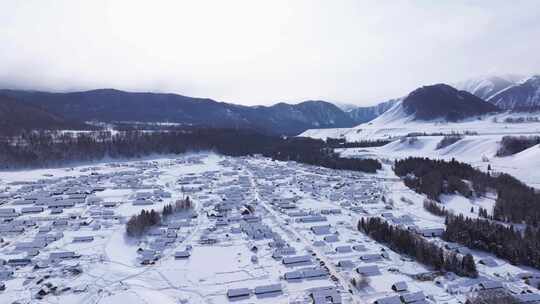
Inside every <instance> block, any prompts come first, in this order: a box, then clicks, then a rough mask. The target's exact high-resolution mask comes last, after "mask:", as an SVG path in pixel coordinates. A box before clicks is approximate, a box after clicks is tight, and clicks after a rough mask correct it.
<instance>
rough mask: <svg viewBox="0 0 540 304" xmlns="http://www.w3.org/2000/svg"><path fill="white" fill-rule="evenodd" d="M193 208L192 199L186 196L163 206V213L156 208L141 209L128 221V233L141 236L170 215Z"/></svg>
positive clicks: (131, 235)
mask: <svg viewBox="0 0 540 304" xmlns="http://www.w3.org/2000/svg"><path fill="white" fill-rule="evenodd" d="M192 208H193V203H192V201H191V199H190V198H189V196H188V197H186V198H185V199H182V200H177V201H176V202H175V203H174V204H167V205H165V206H164V207H163V209H162V211H161V213H160V212H158V211H155V210H154V209H152V210H150V211H146V210H145V209H143V210H141V213H139V214H137V215H134V216H132V217H131V218H130V219H129V221H128V222H127V223H126V233H127V235H128V236H130V237H140V236H141V235H143V234H144V233H145V232H146V231H148V229H150V228H151V227H154V226H157V225H160V224H161V223H162V221H165V220H166V219H167V218H168V217H169V216H171V215H173V214H175V213H177V212H182V211H186V210H190V209H192Z"/></svg>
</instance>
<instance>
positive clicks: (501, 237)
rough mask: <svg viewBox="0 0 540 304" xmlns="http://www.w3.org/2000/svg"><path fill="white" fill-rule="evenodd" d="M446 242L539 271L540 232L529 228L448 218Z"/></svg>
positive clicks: (451, 216)
mask: <svg viewBox="0 0 540 304" xmlns="http://www.w3.org/2000/svg"><path fill="white" fill-rule="evenodd" d="M443 239H444V240H446V241H449V242H456V243H459V244H462V245H464V246H467V247H469V248H474V249H479V250H483V251H486V252H490V253H493V254H495V255H496V256H497V257H499V258H503V259H506V260H508V261H510V263H512V264H515V265H526V266H531V267H534V268H537V269H540V232H539V231H538V229H535V228H532V227H530V226H527V228H525V230H524V231H518V230H516V229H514V227H513V226H511V225H510V226H505V225H502V224H498V223H495V222H493V221H489V220H484V219H472V218H468V217H464V216H463V215H458V216H455V215H448V216H447V217H446V232H445V233H444V235H443Z"/></svg>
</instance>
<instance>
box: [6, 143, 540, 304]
mask: <svg viewBox="0 0 540 304" xmlns="http://www.w3.org/2000/svg"><path fill="white" fill-rule="evenodd" d="M428 139H429V138H426V140H427V142H426V143H424V144H423V145H424V146H425V147H428V146H431V145H432V144H433V143H432V142H430V141H429V140H428ZM490 140H491V139H486V141H488V142H489V141H490ZM537 148H538V147H537ZM380 149H381V151H377V152H376V153H381V155H384V154H383V153H384V149H393V150H399V147H398V146H396V147H394V148H391V147H389V146H387V147H383V148H380ZM349 152H351V151H344V152H343V153H349ZM351 153H352V152H351ZM388 153H390V151H389V152H388ZM392 153H393V152H392ZM407 153H408V152H407ZM448 153H450V152H449V151H448ZM528 153H530V152H527V153H526V154H524V156H523V157H526V156H527V155H528ZM188 195H189V196H190V198H191V199H192V200H193V202H194V204H195V207H194V210H193V213H192V214H193V215H190V214H183V215H179V216H175V217H172V218H170V219H168V221H167V222H164V223H163V224H162V226H160V227H157V228H156V229H154V230H152V231H150V232H148V233H147V234H145V236H144V237H142V238H141V239H130V238H128V237H127V236H126V234H125V222H126V221H127V219H129V217H130V216H132V215H134V214H137V213H139V212H140V211H141V210H142V209H146V210H149V209H155V210H161V208H162V207H163V206H164V205H165V204H167V203H170V202H174V201H176V200H177V199H180V198H183V197H185V196H188ZM383 196H384V197H385V200H386V203H385V202H383V200H382V197H383ZM423 199H424V197H423V196H421V195H419V194H416V193H414V192H412V191H411V190H409V189H408V188H406V187H405V186H404V185H403V183H402V182H401V181H399V180H398V179H396V177H395V176H394V174H393V173H392V171H391V169H390V167H389V166H388V165H385V166H384V169H383V170H381V171H380V172H379V173H377V174H361V173H356V172H348V171H339V170H331V169H324V168H318V167H313V166H306V165H301V164H298V163H293V162H276V161H271V160H269V159H265V158H261V157H249V158H231V157H224V156H218V155H215V154H192V155H184V156H177V157H165V158H156V159H154V160H144V161H131V162H121V163H115V162H106V163H103V164H93V165H91V166H79V167H74V168H56V169H44V170H28V171H17V172H2V173H0V200H1V201H2V202H3V205H2V206H0V215H2V219H3V221H4V223H3V224H1V226H0V227H1V228H2V232H1V237H2V242H1V243H0V259H2V260H4V261H7V264H5V265H3V266H0V276H2V277H0V282H3V283H4V284H5V290H4V291H0V303H2V304H3V303H14V302H18V303H27V302H36V303H37V302H40V303H41V302H43V303H59V304H60V303H62V304H63V303H130V304H138V303H141V304H142V303H228V302H237V303H312V302H313V298H312V294H314V293H315V295H317V294H321V290H322V289H324V290H326V291H324V292H326V295H328V294H333V293H332V292H335V294H337V295H338V297H337V298H336V302H334V303H338V302H337V299H338V298H339V299H340V300H341V302H342V303H373V302H374V301H376V300H377V299H380V298H384V297H391V296H394V297H395V296H399V295H403V294H404V293H410V292H423V294H424V296H425V301H427V303H463V302H464V300H465V298H466V296H467V295H468V294H469V293H470V292H471V290H474V289H475V288H477V284H478V283H479V282H480V281H481V280H485V279H489V280H497V281H500V282H503V283H504V284H505V286H507V287H508V288H511V289H513V290H519V291H520V290H530V291H534V292H537V290H536V289H535V288H533V287H530V286H528V285H525V283H524V282H523V281H521V280H519V279H517V274H519V273H522V272H525V271H531V270H530V269H526V268H522V267H516V266H512V265H509V264H508V263H506V262H505V261H503V260H499V259H496V258H494V260H495V261H496V263H497V266H492V267H487V266H483V265H480V264H478V268H479V271H480V274H481V277H480V278H479V279H468V278H460V277H453V276H440V275H439V276H436V278H435V279H433V280H426V281H420V280H418V279H417V278H416V275H419V274H423V273H427V272H430V269H429V268H426V267H425V266H423V265H420V264H418V263H417V262H415V261H414V260H411V259H410V258H408V257H404V256H401V255H399V254H397V253H395V252H393V251H391V250H390V249H388V248H386V247H385V246H384V245H381V244H379V243H376V242H374V241H373V240H371V239H370V238H368V237H367V236H365V235H364V234H362V233H360V232H358V231H357V229H356V225H357V222H358V219H359V218H360V217H362V216H384V217H385V218H387V219H388V220H390V221H393V222H395V223H407V224H414V225H416V226H417V227H419V228H420V229H423V228H442V227H444V219H443V218H442V217H437V216H433V215H432V214H430V213H428V212H427V211H425V210H424V209H423V207H422V202H423ZM141 201H144V203H145V205H137V203H135V204H134V202H139V203H140V202H141ZM58 202H64V203H67V204H68V205H65V206H64V207H62V208H60V209H61V210H62V213H58V214H52V212H51V211H52V210H57V209H54V208H50V207H51V206H52V205H54V203H58ZM390 202H391V203H390ZM444 202H445V204H446V205H447V207H448V208H449V209H452V210H453V211H455V212H461V213H467V215H469V216H471V214H469V213H470V207H471V206H482V207H484V208H489V207H490V206H492V203H493V201H492V200H490V199H489V198H486V199H482V200H477V201H468V200H465V199H463V198H459V197H453V196H448V197H445V198H444ZM69 203H72V206H70V205H69ZM248 205H249V206H250V208H251V209H252V213H249V214H248V212H247V211H246V210H248V209H247V208H246V206H248ZM28 207H43V211H41V212H38V213H23V208H28ZM10 208H13V209H15V212H14V213H10V212H11V211H10V210H8V209H10ZM475 209H478V208H475ZM473 216H474V214H473ZM17 228H24V230H20V229H17ZM77 237H91V240H88V241H86V242H74V240H75V238H77ZM432 241H433V242H438V243H441V245H442V243H443V241H442V240H440V239H438V238H433V239H432ZM179 251H187V252H189V257H187V258H182V259H177V258H175V253H176V252H179ZM59 252H72V253H73V254H74V255H75V256H74V257H71V258H53V257H51V253H52V254H53V255H54V253H59ZM473 253H474V255H475V258H476V259H477V261H478V260H480V259H482V258H485V257H488V256H489V255H487V254H485V253H482V252H473ZM148 257H151V258H150V259H149V258H148ZM290 257H299V258H300V257H303V261H302V262H298V263H292V264H290V263H288V262H286V261H287V258H290ZM15 259H23V260H15ZM26 259H28V260H26ZM25 261H26V262H28V263H29V265H26V266H21V265H17V262H20V263H25ZM145 261H146V262H148V263H143V262H145ZM289 262H290V261H289ZM364 266H375V267H376V268H378V270H379V271H378V272H376V273H373V274H372V275H370V276H369V282H368V284H367V285H365V286H363V287H361V288H357V287H354V286H353V285H352V284H351V279H353V278H355V279H358V278H359V274H358V272H357V269H358V268H359V267H360V268H359V269H363V267H364ZM11 272H12V273H11ZM294 276H299V277H300V278H296V279H291V277H294ZM396 282H406V284H407V286H408V290H407V291H403V292H401V293H398V292H395V291H393V290H392V288H391V287H392V285H393V284H394V283H396ZM267 285H272V288H271V289H272V290H274V292H268V293H264V292H262V291H261V289H258V288H257V287H260V286H267ZM242 288H243V289H245V288H247V289H248V294H247V295H246V296H241V297H234V298H230V297H228V296H227V293H228V292H230V291H231V290H233V289H242ZM324 292H323V293H324Z"/></svg>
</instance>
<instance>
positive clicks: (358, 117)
mask: <svg viewBox="0 0 540 304" xmlns="http://www.w3.org/2000/svg"><path fill="white" fill-rule="evenodd" d="M398 100H399V99H391V100H388V101H385V102H381V103H379V104H377V105H374V106H371V107H357V108H355V109H351V110H349V111H347V114H348V115H349V116H350V117H351V118H352V119H353V120H354V122H355V123H356V124H361V123H364V122H368V121H371V120H373V119H375V118H377V117H378V116H380V115H381V114H383V113H384V112H386V111H387V110H388V109H390V108H391V107H392V106H393V105H394V104H396V102H397V101H398Z"/></svg>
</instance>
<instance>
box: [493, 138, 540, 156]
mask: <svg viewBox="0 0 540 304" xmlns="http://www.w3.org/2000/svg"><path fill="white" fill-rule="evenodd" d="M537 144H540V136H504V137H503V138H502V140H501V142H500V146H499V149H498V150H497V153H496V155H497V156H499V157H502V156H508V155H514V154H516V153H519V152H521V151H524V150H527V149H529V148H530V147H532V146H534V145H537Z"/></svg>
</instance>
